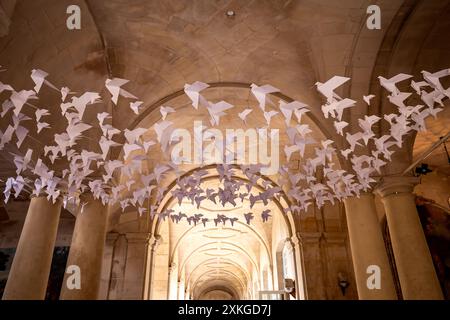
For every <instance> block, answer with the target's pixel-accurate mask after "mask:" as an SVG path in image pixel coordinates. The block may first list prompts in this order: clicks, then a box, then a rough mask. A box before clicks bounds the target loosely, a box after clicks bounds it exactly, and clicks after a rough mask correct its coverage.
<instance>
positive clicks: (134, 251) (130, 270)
mask: <svg viewBox="0 0 450 320" xmlns="http://www.w3.org/2000/svg"><path fill="white" fill-rule="evenodd" d="M126 237H127V242H128V246H127V254H126V262H125V273H124V281H123V282H124V283H123V294H122V299H124V300H141V299H143V297H144V296H145V294H144V292H145V291H144V290H145V285H144V282H145V271H146V270H145V266H146V252H147V249H148V241H149V238H150V235H149V234H148V233H146V232H128V233H127V234H126Z"/></svg>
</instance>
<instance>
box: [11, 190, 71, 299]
mask: <svg viewBox="0 0 450 320" xmlns="http://www.w3.org/2000/svg"><path fill="white" fill-rule="evenodd" d="M61 204H62V202H61V200H60V199H58V200H57V201H56V203H54V204H53V203H52V202H49V201H48V200H47V199H46V198H45V197H36V198H32V199H31V201H30V206H29V207H28V213H27V216H26V218H25V223H24V225H23V229H22V233H21V234H20V239H19V244H18V245H17V249H16V254H15V256H14V260H13V262H12V265H11V271H10V272H9V276H8V281H7V283H6V287H5V291H4V293H3V300H41V299H42V300H43V299H44V298H45V292H46V290H47V283H48V277H49V274H50V267H51V263H52V257H53V249H54V247H55V241H56V233H57V231H58V223H59V217H60V213H61Z"/></svg>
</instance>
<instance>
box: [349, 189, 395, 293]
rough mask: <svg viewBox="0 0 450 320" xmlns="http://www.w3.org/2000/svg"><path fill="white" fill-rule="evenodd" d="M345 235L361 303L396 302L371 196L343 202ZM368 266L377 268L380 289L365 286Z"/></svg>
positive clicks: (364, 195)
mask: <svg viewBox="0 0 450 320" xmlns="http://www.w3.org/2000/svg"><path fill="white" fill-rule="evenodd" d="M344 205H345V212H346V216H347V226H348V234H349V239H350V248H351V253H352V260H353V268H354V270H355V278H356V287H357V289H358V297H359V299H360V300H372V299H377V300H379V299H382V300H396V299H397V293H396V291H395V285H394V278H393V276H392V272H391V266H390V264H389V258H388V256H387V252H386V247H385V245H384V240H383V235H382V233H381V227H380V223H379V221H378V216H377V212H376V209H375V200H374V196H373V194H372V193H363V194H361V195H360V197H359V198H357V197H350V198H347V199H345V200H344ZM369 266H376V267H379V270H380V279H381V281H380V288H379V289H377V288H372V289H370V288H369V287H368V283H367V281H368V278H369V276H370V275H371V274H372V272H373V271H370V269H369V273H368V267H369Z"/></svg>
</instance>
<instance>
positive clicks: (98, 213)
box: [60, 196, 108, 300]
mask: <svg viewBox="0 0 450 320" xmlns="http://www.w3.org/2000/svg"><path fill="white" fill-rule="evenodd" d="M83 201H86V205H85V206H84V209H83V212H81V210H80V209H79V210H78V214H77V219H76V221H75V228H74V231H73V236H72V244H71V246H70V251H69V257H68V259H67V266H66V269H67V267H68V266H71V265H76V266H78V267H79V268H80V272H81V288H80V289H69V288H68V287H67V278H68V277H69V276H70V275H71V274H67V273H66V274H65V276H64V282H63V284H62V288H61V295H60V299H61V300H95V299H97V297H98V291H99V287H100V280H101V271H102V261H103V250H104V247H105V238H106V221H107V216H108V210H107V207H106V206H105V205H103V204H102V202H101V200H98V199H94V198H93V197H92V196H86V200H82V202H83Z"/></svg>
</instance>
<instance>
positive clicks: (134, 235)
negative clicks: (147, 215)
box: [126, 232, 151, 243]
mask: <svg viewBox="0 0 450 320" xmlns="http://www.w3.org/2000/svg"><path fill="white" fill-rule="evenodd" d="M126 238H127V240H128V242H129V243H148V242H149V240H150V239H151V237H150V234H148V233H146V232H127V233H126Z"/></svg>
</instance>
